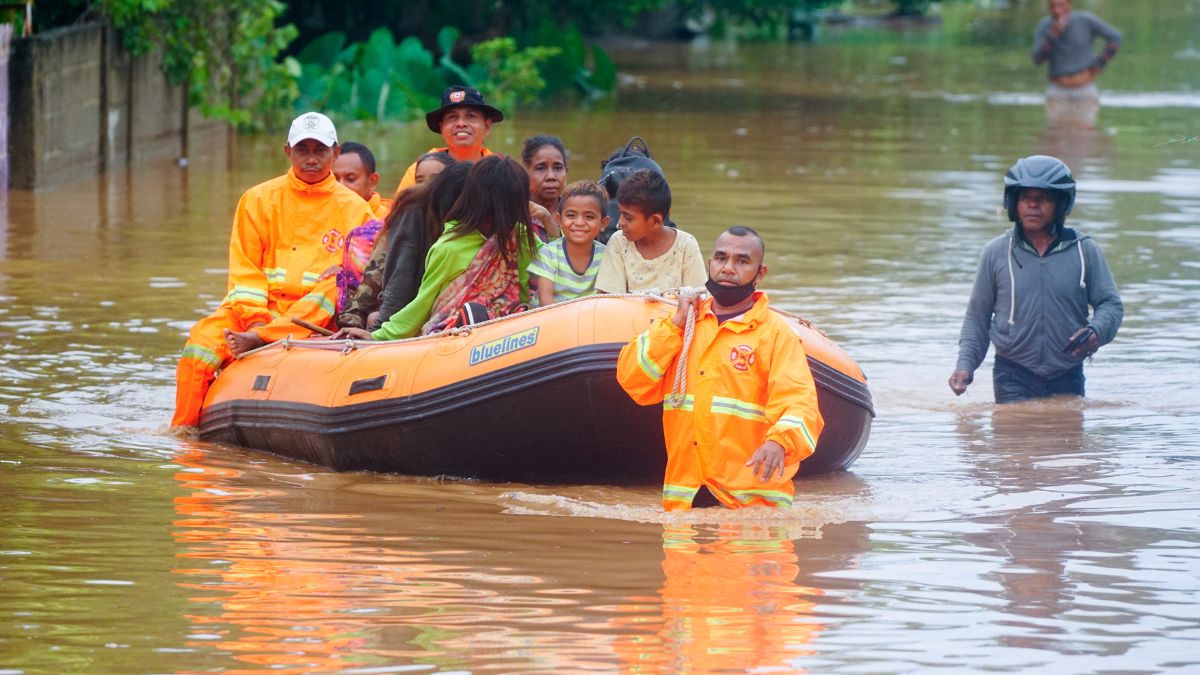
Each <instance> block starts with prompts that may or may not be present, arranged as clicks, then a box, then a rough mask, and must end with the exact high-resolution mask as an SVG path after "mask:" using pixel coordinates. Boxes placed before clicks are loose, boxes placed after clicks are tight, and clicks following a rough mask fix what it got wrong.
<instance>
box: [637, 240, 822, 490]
mask: <svg viewBox="0 0 1200 675" xmlns="http://www.w3.org/2000/svg"><path fill="white" fill-rule="evenodd" d="M764 253H765V245H764V243H763V240H762V237H760V236H759V235H758V233H757V232H755V231H754V230H752V229H750V228H748V227H742V226H735V227H731V228H729V229H728V230H726V231H725V232H724V233H723V234H721V236H719V237H717V241H716V244H715V245H714V247H713V253H712V257H711V258H709V259H708V282H707V283H706V284H705V288H706V289H707V290H708V292H709V293H710V294H711V298H708V299H705V300H701V299H700V297H699V296H698V295H696V294H694V293H687V292H685V293H683V294H681V296H680V299H679V308H678V310H677V311H676V312H675V315H674V316H673V317H672V318H670V319H667V318H663V319H662V320H660V321H658V322H656V323H655V324H654V325H652V326H651V327H650V328H649V329H648V330H647V331H646V332H644V333H642V334H641V335H639V336H637V337H636V338H634V339H633V340H632V341H631V342H630V343H629V344H627V345H625V347H624V348H623V349H622V350H621V355H620V357H619V358H618V360H617V380H618V382H620V384H621V386H622V387H623V388H624V389H625V391H626V393H628V394H629V396H630V397H631V398H632V399H633V400H634V401H636V402H637V403H638V404H640V405H652V404H657V403H660V402H661V403H662V404H663V435H664V437H665V440H666V445H667V472H666V477H665V479H664V480H663V499H662V502H663V508H664V509H666V510H668V511H675V510H681V509H689V508H691V507H692V506H710V505H714V502H713V498H715V503H716V504H720V505H723V506H726V507H728V508H741V507H744V506H750V505H753V504H762V505H766V506H774V507H783V508H788V507H790V506H791V504H792V495H793V493H794V486H793V485H792V478H793V477H794V476H795V475H796V471H797V470H798V469H799V467H800V462H801V461H802V460H803V459H804V458H806V457H808V456H809V455H811V454H812V453H813V451H814V450H815V448H816V445H817V439H818V437H819V436H820V434H821V429H822V428H823V426H824V420H823V419H822V418H821V413H820V411H819V410H818V409H817V391H816V387H815V385H814V384H813V378H812V373H811V372H810V371H809V369H808V361H807V359H806V357H805V354H804V347H803V346H802V345H801V343H800V339H799V337H797V335H796V333H795V332H794V331H793V330H792V329H791V327H790V326H788V324H787V322H786V321H784V319H783V318H782V317H781V316H779V315H778V314H776V313H775V312H772V311H771V310H770V308H769V307H768V306H767V296H766V294H765V293H763V292H762V291H757V290H756V287H757V286H758V284H759V283H760V282H761V281H762V280H763V278H764V277H765V276H766V275H767V267H766V265H763V264H762V262H763V254H764ZM689 308H693V309H695V311H696V319H695V335H694V338H693V341H692V345H691V349H690V350H689V351H688V353H687V354H686V355H684V356H686V358H687V365H686V370H685V372H686V375H687V380H686V382H687V384H686V388H685V389H684V391H683V396H682V398H680V399H676V398H675V397H673V396H671V392H672V389H673V384H674V380H675V375H674V374H675V370H676V366H677V363H678V360H679V358H680V357H681V354H682V352H683V343H684V332H685V325H686V321H687V315H688V310H689Z"/></svg>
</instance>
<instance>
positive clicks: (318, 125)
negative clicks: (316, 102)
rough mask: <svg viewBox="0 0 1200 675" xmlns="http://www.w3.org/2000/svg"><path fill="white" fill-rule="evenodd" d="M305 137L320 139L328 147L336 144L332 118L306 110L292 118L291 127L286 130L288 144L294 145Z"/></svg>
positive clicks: (335, 131)
mask: <svg viewBox="0 0 1200 675" xmlns="http://www.w3.org/2000/svg"><path fill="white" fill-rule="evenodd" d="M306 138H311V139H313V140H317V141H320V142H321V143H324V144H325V145H327V146H329V147H331V148H332V147H333V146H335V145H337V142H338V139H337V129H335V128H334V126H333V120H331V119H329V118H328V117H326V116H324V115H322V114H321V113H319V112H306V113H304V114H303V115H301V116H299V117H297V118H296V119H294V120H292V128H291V129H290V130H288V141H287V142H288V145H292V146H294V145H296V144H297V143H299V142H300V141H303V140H304V139H306Z"/></svg>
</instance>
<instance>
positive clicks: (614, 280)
mask: <svg viewBox="0 0 1200 675" xmlns="http://www.w3.org/2000/svg"><path fill="white" fill-rule="evenodd" d="M609 241H610V242H611V243H610V244H609V245H608V246H605V247H604V258H603V259H602V260H601V261H600V271H599V272H597V273H596V290H597V291H599V292H601V293H627V292H628V291H629V286H628V283H629V282H628V280H626V279H625V259H624V258H623V257H622V255H623V253H624V251H623V248H624V247H623V246H621V245H620V243H621V242H623V241H624V239H623V238H622V237H621V236H620V234H615V235H613V238H612V239H610V240H609Z"/></svg>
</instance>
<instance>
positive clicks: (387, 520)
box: [173, 447, 868, 673]
mask: <svg viewBox="0 0 1200 675" xmlns="http://www.w3.org/2000/svg"><path fill="white" fill-rule="evenodd" d="M176 459H177V463H178V464H179V465H180V467H181V468H180V470H179V471H178V472H177V473H176V474H175V479H176V480H177V481H178V482H179V483H180V486H181V487H182V488H183V494H182V495H181V496H179V497H176V498H175V500H174V504H175V511H176V514H177V519H176V520H175V522H174V524H173V535H174V540H175V542H176V544H177V545H178V547H179V550H178V553H177V554H176V555H177V556H178V557H179V558H180V559H181V562H182V563H183V565H182V566H181V567H177V568H176V569H174V573H175V574H177V575H180V576H179V581H178V582H177V583H178V585H179V587H180V588H181V589H182V590H183V592H184V593H185V594H186V595H187V596H188V600H189V605H190V608H189V610H188V613H187V614H186V615H185V616H183V617H181V618H183V619H186V620H187V621H188V622H190V624H191V628H190V630H189V631H188V633H187V635H186V636H185V640H186V642H185V645H186V648H187V649H188V650H189V651H190V653H192V654H195V655H197V656H196V658H197V659H200V660H201V662H205V663H214V664H215V663H221V662H224V661H232V662H237V663H239V664H241V665H240V666H238V667H239V668H246V669H252V668H255V667H261V668H270V669H271V670H272V671H273V672H283V673H302V672H311V671H314V670H318V671H324V672H332V671H341V670H349V669H354V668H364V667H376V668H386V667H387V666H389V665H391V666H394V665H398V664H425V665H428V666H430V667H431V668H432V667H436V668H442V669H445V668H458V667H467V666H468V665H472V666H473V667H475V668H482V669H500V670H505V671H510V672H511V671H513V670H520V671H529V670H544V671H548V672H578V671H581V670H587V669H594V668H600V669H614V668H621V669H628V670H631V671H633V672H639V671H640V672H664V671H670V672H678V671H680V670H687V671H690V670H706V671H707V670H730V669H732V670H741V669H746V668H752V667H777V668H789V669H790V667H791V666H790V665H789V664H791V663H792V662H793V661H794V660H795V659H797V658H798V657H800V656H803V655H805V654H808V653H810V651H811V649H810V647H807V646H806V645H808V644H809V643H811V642H812V641H813V639H814V638H815V636H816V635H817V634H819V633H820V631H821V630H823V626H824V625H825V624H826V623H828V622H829V621H830V620H831V619H830V617H828V616H826V615H823V612H822V607H823V606H832V605H834V604H836V603H838V602H841V601H842V600H843V599H844V596H845V592H846V590H845V588H844V587H841V586H840V585H839V584H832V585H828V587H826V584H825V583H824V582H822V581H821V579H820V578H819V575H820V574H821V573H823V572H826V571H829V570H831V569H833V570H841V569H846V568H848V567H853V566H854V565H855V564H856V561H857V559H858V558H859V556H861V555H862V553H863V552H864V551H865V550H866V548H867V546H868V541H867V531H866V528H865V527H863V526H862V525H861V524H855V525H848V526H840V527H839V526H831V532H832V533H833V534H831V535H830V536H829V538H828V540H827V541H826V538H825V536H824V535H822V533H821V532H820V530H814V529H808V528H802V529H801V530H800V531H798V532H797V531H793V530H791V529H790V528H789V527H787V526H782V525H756V524H732V523H724V524H677V525H664V526H658V525H650V526H640V527H638V528H636V529H634V530H630V529H629V528H628V526H627V524H621V523H620V521H616V522H613V523H609V524H607V525H601V526H600V527H596V526H591V525H589V526H588V529H589V531H590V537H591V538H600V539H601V540H603V539H604V538H605V537H604V535H605V533H606V531H611V532H617V533H619V534H618V536H619V537H620V539H621V541H620V549H621V555H620V560H619V563H620V564H619V565H613V566H610V567H607V568H604V567H597V566H595V565H594V564H579V563H580V562H581V558H585V557H586V555H581V553H584V554H586V552H581V551H575V552H557V551H553V550H548V549H546V548H544V547H539V546H537V545H536V538H534V539H522V538H520V537H518V538H517V539H516V540H515V541H511V540H510V541H503V540H502V539H500V538H498V537H497V536H496V535H495V534H491V535H489V534H488V530H489V529H491V528H493V527H494V526H496V525H498V524H499V523H500V522H501V521H500V519H498V518H497V513H496V510H495V509H494V508H468V509H464V508H462V505H461V504H460V505H459V507H458V508H457V509H456V512H455V513H453V514H451V513H450V512H449V511H448V510H447V509H442V510H435V511H426V512H424V513H421V514H419V515H417V514H413V513H409V512H407V511H406V510H404V509H403V508H400V509H398V510H396V511H390V510H389V511H388V512H387V513H386V514H385V513H382V512H380V511H378V510H375V509H373V508H372V507H371V506H370V505H369V503H368V502H366V501H364V502H362V503H360V504H359V505H358V506H357V508H355V509H354V510H347V506H348V504H347V500H346V499H344V493H339V492H330V491H329V488H330V487H332V486H330V485H319V484H318V485H313V484H309V485H307V486H306V485H304V483H306V482H308V481H309V480H310V479H311V478H313V477H309V476H306V475H305V474H296V473H288V474H282V475H279V476H277V479H278V482H277V485H275V486H274V487H268V486H260V485H256V484H255V483H253V482H251V480H252V479H251V478H248V477H247V476H246V473H245V471H244V470H242V469H240V468H236V467H235V466H229V465H221V464H219V463H214V462H213V458H212V457H211V456H210V455H209V454H208V453H207V452H206V451H205V450H204V449H203V448H201V447H193V448H191V449H188V450H185V451H183V452H182V453H181V454H180V456H179V457H177V458H176ZM316 480H317V481H318V482H325V479H324V478H318V479H316ZM330 480H331V481H332V482H334V483H340V484H341V485H340V487H342V488H346V489H347V491H348V492H350V493H354V492H355V490H356V488H355V486H354V484H353V479H350V480H345V479H340V478H337V477H331V478H330ZM385 487H386V486H379V485H376V486H374V487H370V486H368V491H369V492H370V493H371V495H372V496H373V497H374V498H376V499H378V498H380V496H381V495H387V494H389V493H391V491H390V490H387V489H380V488H385ZM419 490H420V488H419V487H418V490H417V491H419ZM314 493H315V494H314ZM392 494H393V495H394V496H395V497H398V499H393V500H391V502H392V503H391V504H389V506H390V507H393V508H394V507H402V506H403V505H404V503H405V501H409V500H410V498H411V497H410V492H409V491H407V490H404V491H401V490H397V491H395V493H392ZM484 506H486V505H484ZM578 522H579V521H572V520H570V519H567V520H563V519H552V520H551V521H549V522H547V523H546V527H548V528H550V529H551V530H553V532H552V534H554V535H556V536H559V537H569V536H571V535H570V532H571V531H572V530H573V529H574V528H575V526H577V524H578ZM451 528H452V529H451ZM655 531H658V532H660V533H661V536H657V537H656V536H653V533H654V532H655ZM631 535H633V536H631ZM507 536H508V535H505V537H507ZM797 536H798V537H800V538H799V539H794V537H797ZM434 542H436V543H434ZM530 543H533V544H535V545H534V546H530V547H528V548H527V547H526V546H524V544H530ZM606 543H608V544H611V543H612V542H606ZM822 543H825V544H826V545H822ZM431 544H433V545H432V546H431ZM576 544H577V545H583V546H584V547H590V548H594V547H595V546H594V544H592V545H591V546H589V545H588V544H587V543H586V542H576ZM808 546H812V547H814V548H815V547H819V549H820V550H819V553H818V554H817V555H813V556H805V558H804V559H803V560H802V559H801V558H800V557H799V556H798V554H797V548H800V549H803V548H805V547H808ZM593 562H594V561H593ZM614 562H617V561H614ZM652 588H657V591H654V592H651V590H650V589H652ZM642 589H645V590H642ZM467 653H470V654H471V655H472V656H471V659H470V660H469V661H467V660H465V658H464V655H465V654H467ZM225 667H228V666H225ZM228 672H240V671H239V670H237V669H236V668H235V669H233V670H231V671H228ZM364 672H365V671H364ZM377 672H386V671H383V670H381V671H377Z"/></svg>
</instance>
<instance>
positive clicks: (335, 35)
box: [296, 31, 346, 68]
mask: <svg viewBox="0 0 1200 675" xmlns="http://www.w3.org/2000/svg"><path fill="white" fill-rule="evenodd" d="M344 44H346V36H345V35H343V34H342V33H339V32H337V31H334V32H332V33H326V34H324V35H322V36H321V37H319V38H317V39H316V40H313V41H312V42H310V43H308V44H307V45H305V46H304V49H301V50H300V53H299V54H296V59H297V60H298V61H300V63H306V64H314V65H318V66H324V67H326V68H328V67H330V66H332V65H333V64H334V63H335V62H336V61H337V60H338V54H339V52H341V50H342V46H343V45H344Z"/></svg>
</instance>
